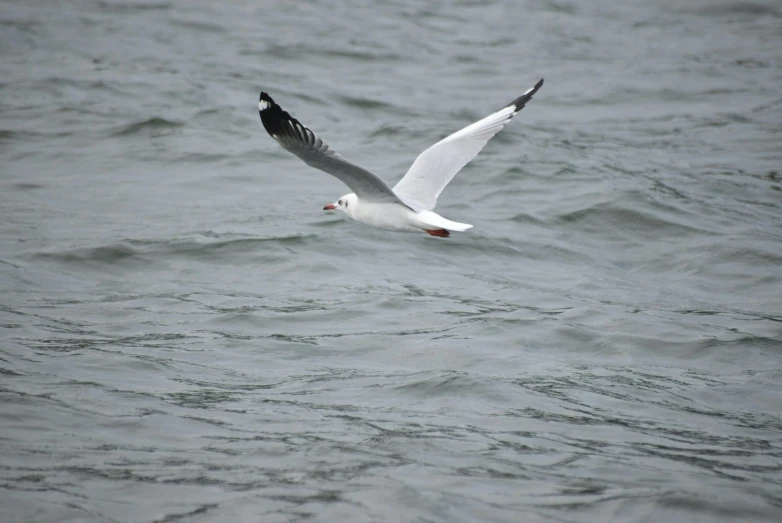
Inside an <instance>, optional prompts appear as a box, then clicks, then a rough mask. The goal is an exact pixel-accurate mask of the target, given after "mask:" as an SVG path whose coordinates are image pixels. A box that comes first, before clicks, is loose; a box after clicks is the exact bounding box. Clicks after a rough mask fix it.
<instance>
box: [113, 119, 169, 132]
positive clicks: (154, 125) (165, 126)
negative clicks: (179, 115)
mask: <svg viewBox="0 0 782 523" xmlns="http://www.w3.org/2000/svg"><path fill="white" fill-rule="evenodd" d="M183 126H184V124H183V123H181V122H173V121H171V120H166V119H165V118H160V117H157V116H156V117H153V118H149V119H148V120H143V121H141V122H134V123H132V124H128V125H125V126H123V127H122V128H120V129H119V130H117V131H115V132H114V133H112V136H129V135H134V134H142V133H149V134H152V135H153V136H160V135H165V134H170V133H172V132H173V131H174V130H175V129H178V128H180V127H183Z"/></svg>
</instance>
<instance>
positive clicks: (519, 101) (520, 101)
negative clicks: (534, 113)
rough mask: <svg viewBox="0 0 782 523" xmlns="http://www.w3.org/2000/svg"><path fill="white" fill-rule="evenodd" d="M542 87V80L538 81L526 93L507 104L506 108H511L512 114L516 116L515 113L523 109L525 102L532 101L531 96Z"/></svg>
mask: <svg viewBox="0 0 782 523" xmlns="http://www.w3.org/2000/svg"><path fill="white" fill-rule="evenodd" d="M542 85H543V78H541V79H540V80H538V83H536V84H535V85H533V86H532V87H530V88H529V89H527V92H526V93H524V94H522V95H521V96H519V97H518V98H516V99H515V100H513V101H512V102H511V103H509V104H508V105H507V107H511V106H513V108H514V111H515V112H514V113H513V114H516V113H517V112H519V111H521V110H522V109H524V106H525V105H526V104H527V102H529V101H530V100H532V97H533V95H534V94H535V93H537V92H538V89H540V88H541V86H542Z"/></svg>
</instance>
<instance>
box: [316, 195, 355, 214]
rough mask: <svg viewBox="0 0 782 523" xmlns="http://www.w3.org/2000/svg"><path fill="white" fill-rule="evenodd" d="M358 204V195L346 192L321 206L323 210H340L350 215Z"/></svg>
mask: <svg viewBox="0 0 782 523" xmlns="http://www.w3.org/2000/svg"><path fill="white" fill-rule="evenodd" d="M357 204H358V196H356V195H355V194H353V193H350V194H346V195H345V196H343V197H342V198H340V199H339V200H337V201H336V202H334V203H330V204H328V205H327V206H325V207H324V208H323V210H324V211H334V210H337V211H342V212H344V213H345V214H347V215H348V216H351V215H352V213H353V211H355V209H356V205H357Z"/></svg>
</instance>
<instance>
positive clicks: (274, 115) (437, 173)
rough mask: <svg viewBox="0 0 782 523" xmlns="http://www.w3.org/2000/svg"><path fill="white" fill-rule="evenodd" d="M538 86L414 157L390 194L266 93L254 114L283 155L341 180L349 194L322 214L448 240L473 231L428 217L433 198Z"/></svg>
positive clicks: (379, 181)
mask: <svg viewBox="0 0 782 523" xmlns="http://www.w3.org/2000/svg"><path fill="white" fill-rule="evenodd" d="M542 85H543V79H541V80H540V81H539V82H538V83H536V84H535V85H534V86H533V87H531V88H530V89H528V90H527V92H525V93H524V94H522V95H521V96H519V97H518V98H516V99H515V100H513V101H512V102H511V103H509V104H508V105H506V106H505V107H503V108H502V109H500V110H499V111H497V112H495V113H492V114H490V115H489V116H487V117H486V118H483V119H482V120H478V121H477V122H475V123H474V124H472V125H468V126H467V127H465V128H464V129H462V130H461V131H457V132H455V133H453V134H452V135H450V136H448V137H447V138H444V139H442V140H440V141H439V142H437V143H436V144H434V145H433V146H431V147H429V148H428V149H427V150H425V151H424V152H422V153H421V154H419V155H418V158H416V159H415V162H413V165H412V166H411V167H410V169H409V170H408V171H407V174H405V175H404V177H403V178H402V179H401V180H400V181H399V183H397V184H396V185H395V186H394V188H393V189H392V188H391V187H389V186H388V184H386V182H384V181H383V180H382V178H380V177H379V176H378V175H376V174H374V173H372V172H370V171H368V170H366V169H364V168H363V167H359V166H358V165H356V164H354V163H352V162H350V161H348V160H347V159H346V158H345V157H344V156H342V155H341V154H339V153H337V152H336V151H334V150H333V149H331V148H330V147H329V146H328V145H326V143H325V142H323V140H321V139H320V138H318V137H317V136H316V135H315V133H314V132H312V131H311V130H310V129H309V128H307V127H305V126H304V125H302V124H301V123H300V122H299V121H298V120H297V119H295V118H294V117H292V116H291V115H290V114H288V113H287V112H286V111H284V110H283V109H282V108H281V107H280V106H279V105H277V104H276V103H275V102H274V100H272V98H271V96H269V95H268V94H266V93H265V92H261V98H260V100H259V102H258V110H259V112H260V114H261V122H263V126H264V128H266V131H267V132H268V133H269V134H270V135H271V137H272V138H274V139H275V140H277V143H279V144H280V145H281V146H282V147H283V148H284V149H286V150H288V151H290V152H292V153H293V154H295V155H296V156H298V157H299V158H301V159H302V160H304V162H305V163H306V164H307V165H309V166H311V167H315V168H316V169H320V170H321V171H325V172H327V173H329V174H330V175H332V176H334V177H335V178H337V179H339V180H341V181H342V182H344V183H345V185H347V186H348V187H349V188H350V189H351V190H352V191H353V192H352V193H350V194H346V195H345V196H343V197H342V198H340V199H339V200H337V201H336V202H335V203H330V204H328V205H326V206H325V207H324V208H323V210H324V211H332V210H335V209H337V210H340V211H342V212H344V213H345V214H347V215H348V216H349V217H351V218H353V219H354V220H356V221H357V222H361V223H365V224H367V225H370V226H372V227H377V228H379V229H386V230H391V231H401V232H427V233H429V234H431V235H432V236H441V237H444V238H447V237H448V236H450V232H449V231H466V230H467V229H469V228H471V227H472V225H470V224H467V223H458V222H454V221H451V220H448V219H446V218H443V217H442V216H440V215H439V214H437V213H435V212H433V211H432V209H434V206H435V205H436V204H437V197H438V196H439V195H440V193H441V192H442V190H443V189H445V186H446V185H448V182H450V181H451V180H452V179H453V177H454V176H455V175H456V173H458V172H459V171H460V170H461V169H462V167H464V166H465V165H467V163H468V162H469V161H470V160H472V159H473V158H475V156H476V155H477V154H478V153H479V152H480V151H481V149H483V147H484V146H485V145H486V143H487V142H488V141H489V140H490V139H491V138H492V137H493V136H494V135H495V134H497V133H498V132H500V130H501V129H502V128H503V127H505V124H507V123H508V122H509V121H510V119H511V118H513V117H514V116H515V115H516V113H518V112H519V111H521V110H522V109H523V108H524V106H525V105H526V103H527V102H529V101H530V100H531V99H532V96H533V95H534V94H535V93H536V92H537V91H538V89H540V87H541V86H542Z"/></svg>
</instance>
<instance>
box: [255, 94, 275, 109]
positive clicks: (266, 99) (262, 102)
mask: <svg viewBox="0 0 782 523" xmlns="http://www.w3.org/2000/svg"><path fill="white" fill-rule="evenodd" d="M273 105H274V100H272V97H271V96H269V95H268V94H266V92H264V91H261V97H260V98H259V99H258V110H259V111H265V110H266V109H268V108H270V107H272V106H273Z"/></svg>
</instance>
